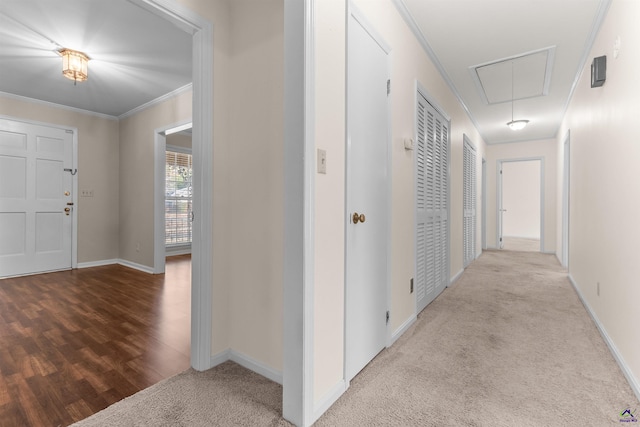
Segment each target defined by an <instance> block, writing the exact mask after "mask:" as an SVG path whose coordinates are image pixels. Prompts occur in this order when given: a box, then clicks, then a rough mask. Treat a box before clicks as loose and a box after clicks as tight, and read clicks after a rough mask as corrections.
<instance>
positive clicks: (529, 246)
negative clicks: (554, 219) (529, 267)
mask: <svg viewBox="0 0 640 427" xmlns="http://www.w3.org/2000/svg"><path fill="white" fill-rule="evenodd" d="M502 249H504V250H506V251H518V252H521V251H522V252H540V239H527V238H525V237H506V236H505V237H503V238H502Z"/></svg>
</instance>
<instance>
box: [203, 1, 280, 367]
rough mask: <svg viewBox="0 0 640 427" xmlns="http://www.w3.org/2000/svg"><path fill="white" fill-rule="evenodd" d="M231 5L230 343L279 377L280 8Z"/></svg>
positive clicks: (262, 3) (262, 4) (271, 4)
mask: <svg viewBox="0 0 640 427" xmlns="http://www.w3.org/2000/svg"><path fill="white" fill-rule="evenodd" d="M230 6H231V9H230V12H231V51H230V52H231V63H230V66H231V69H230V70H231V76H232V77H231V79H230V81H229V82H228V84H231V95H232V96H231V97H230V100H229V101H230V102H229V105H228V106H227V107H226V108H227V109H228V110H229V117H230V125H231V127H230V129H231V132H230V134H229V140H228V141H225V142H223V143H225V144H228V150H229V166H230V167H229V169H228V181H227V186H228V188H226V189H225V190H224V191H226V192H228V194H229V223H228V224H227V226H228V227H229V229H230V240H229V242H228V245H227V247H226V248H225V250H226V251H228V260H229V269H230V270H229V278H230V281H229V283H228V284H227V286H228V287H229V340H230V342H229V344H230V347H231V348H232V349H234V350H236V351H239V352H240V353H242V354H244V355H246V356H249V357H251V358H252V359H255V360H256V361H259V362H260V363H262V364H264V365H266V366H267V367H269V368H271V369H274V370H276V371H282V351H283V350H282V348H283V341H282V340H283V338H282V337H283V335H282V333H283V329H282V311H283V305H282V301H283V300H282V298H283V297H282V295H283V286H282V282H283V276H282V274H283V264H284V259H283V251H284V249H283V236H284V229H283V206H284V193H283V191H284V189H283V186H284V177H283V171H284V166H283V158H284V156H283V141H284V134H283V122H284V113H283V108H284V98H283V96H284V93H283V85H284V5H283V2H282V0H263V1H255V0H241V1H238V0H234V1H233V2H230ZM214 61H215V57H214ZM215 93H216V88H215V87H214V97H215V96H216V95H215Z"/></svg>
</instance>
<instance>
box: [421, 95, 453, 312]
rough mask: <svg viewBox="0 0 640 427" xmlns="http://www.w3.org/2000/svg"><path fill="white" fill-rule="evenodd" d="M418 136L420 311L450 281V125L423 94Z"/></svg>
mask: <svg viewBox="0 0 640 427" xmlns="http://www.w3.org/2000/svg"><path fill="white" fill-rule="evenodd" d="M416 136H417V144H416V156H415V157H416V165H415V173H416V178H415V181H416V300H417V311H418V312H420V311H422V309H424V307H426V306H427V304H429V303H430V302H431V301H433V300H434V299H435V297H436V296H438V294H439V293H440V292H442V290H443V289H444V288H445V287H446V286H447V284H448V281H449V274H448V265H449V258H448V257H449V250H448V239H449V229H448V205H449V198H448V191H449V186H448V169H449V123H448V122H447V121H446V120H445V119H444V117H443V116H442V115H441V114H440V113H438V112H437V111H436V109H435V108H433V107H432V106H431V105H430V104H429V103H428V102H427V100H426V99H425V98H424V97H423V96H422V95H421V94H420V93H418V101H417V105H416Z"/></svg>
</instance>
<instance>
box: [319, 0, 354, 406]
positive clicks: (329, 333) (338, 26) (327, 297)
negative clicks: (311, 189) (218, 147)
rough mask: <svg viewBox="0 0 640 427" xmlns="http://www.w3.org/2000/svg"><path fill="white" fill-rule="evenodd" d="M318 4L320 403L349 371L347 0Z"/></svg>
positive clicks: (320, 2)
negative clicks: (322, 163)
mask: <svg viewBox="0 0 640 427" xmlns="http://www.w3.org/2000/svg"><path fill="white" fill-rule="evenodd" d="M314 6H315V19H316V22H315V23H316V34H315V63H316V68H315V72H316V75H317V76H319V77H318V82H317V83H318V87H317V88H316V93H315V102H316V104H315V108H316V111H315V114H316V117H317V120H321V121H320V122H318V123H317V126H316V129H315V143H316V147H317V148H320V149H323V150H326V151H327V173H326V174H316V175H315V179H316V181H315V235H316V239H315V248H314V251H315V257H314V267H315V268H314V272H315V277H314V302H315V309H314V322H313V324H314V346H313V348H314V356H313V361H314V369H315V375H314V379H313V384H314V396H315V397H316V399H315V400H316V401H318V400H320V399H321V398H322V397H323V396H324V395H325V394H326V393H327V392H328V391H329V390H330V389H331V387H333V386H334V385H335V384H337V383H338V382H340V380H341V379H342V377H343V370H344V367H343V366H344V363H343V362H344V357H343V352H344V334H343V332H344V277H345V276H344V275H345V265H344V256H345V251H344V242H345V227H344V224H345V195H344V189H345V153H346V148H345V108H346V105H345V96H346V95H345V89H346V82H345V46H346V45H345V42H346V39H345V25H344V19H345V18H344V16H345V10H346V3H345V1H344V0H334V1H315V2H314ZM324 81H326V82H331V83H330V84H322V83H323V82H324Z"/></svg>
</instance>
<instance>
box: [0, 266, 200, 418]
mask: <svg viewBox="0 0 640 427" xmlns="http://www.w3.org/2000/svg"><path fill="white" fill-rule="evenodd" d="M190 300H191V258H190V256H189V255H185V256H178V257H171V258H167V264H166V273H165V274H162V275H150V274H146V273H142V272H139V271H136V270H132V269H129V268H126V267H123V266H120V265H112V266H104V267H94V268H87V269H81V270H72V271H65V272H58V273H48V274H41V275H35V276H28V277H22V278H13V279H3V280H0V426H3V427H7V426H66V425H69V424H72V423H73V422H75V421H78V420H81V419H83V418H86V417H88V416H89V415H91V414H93V413H95V412H98V411H100V410H102V409H104V408H106V407H107V406H109V405H111V404H112V403H115V402H117V401H119V400H121V399H123V398H125V397H127V396H130V395H132V394H134V393H136V392H138V391H140V390H142V389H144V388H147V387H149V386H151V385H153V384H155V383H157V382H158V381H160V380H162V379H164V378H168V377H170V376H172V375H175V374H177V373H179V372H182V371H184V370H185V369H187V368H188V367H189V344H190V310H191V306H190V304H191V303H190Z"/></svg>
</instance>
